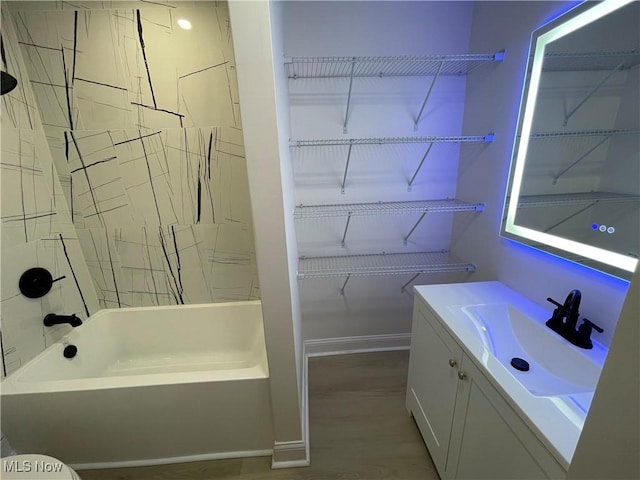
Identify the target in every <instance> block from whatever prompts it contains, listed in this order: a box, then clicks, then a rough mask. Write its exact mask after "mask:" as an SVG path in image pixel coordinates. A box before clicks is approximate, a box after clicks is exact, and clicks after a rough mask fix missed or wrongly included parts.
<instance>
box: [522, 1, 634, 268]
mask: <svg viewBox="0 0 640 480" xmlns="http://www.w3.org/2000/svg"><path fill="white" fill-rule="evenodd" d="M628 8H629V9H632V10H633V11H634V12H636V13H640V12H638V6H637V5H631V6H629V7H628ZM631 13H633V12H631V11H629V10H627V9H621V10H620V11H618V12H615V13H614V14H611V15H610V16H609V17H608V18H606V17H605V19H603V20H601V21H599V22H596V23H595V24H593V25H592V26H588V27H586V28H583V29H581V30H579V31H577V32H574V33H572V34H569V35H567V36H565V37H562V38H560V39H558V40H556V41H554V42H551V43H550V44H549V45H548V46H547V48H546V50H545V55H544V60H543V64H542V75H541V79H540V86H539V90H538V97H537V101H536V111H535V112H536V113H535V118H534V121H533V123H532V132H533V133H532V134H531V135H529V137H528V139H527V140H528V149H527V156H526V163H525V168H524V172H523V179H525V181H523V182H522V187H521V190H520V196H519V200H518V210H517V214H516V223H517V224H518V225H522V226H524V227H527V228H530V229H533V230H536V231H540V232H544V233H551V234H554V235H557V236H559V237H562V238H567V239H569V240H578V241H580V242H586V243H589V244H590V245H593V246H596V247H601V248H604V249H608V250H612V251H616V252H618V253H622V254H625V255H629V256H634V257H637V255H638V251H637V250H638V247H637V235H638V231H640V220H639V219H638V217H639V214H638V210H639V208H640V186H639V184H640V182H638V178H640V158H639V156H638V145H640V115H638V104H639V101H640V98H639V94H638V91H639V90H640V82H639V75H640V73H639V70H640V68H639V65H640V50H639V49H638V37H637V29H636V28H635V26H634V25H636V24H637V18H636V19H634V18H633V15H631V16H630V14H631ZM626 24H629V25H628V28H625V27H624V25H626ZM614 25H615V26H616V28H615V31H617V32H621V33H620V34H618V35H616V38H613V39H611V38H612V37H611V35H607V36H605V37H603V36H602V35H603V34H604V32H607V31H613V30H611V28H612V26H614ZM603 38H607V39H611V40H610V43H608V44H607V43H605V42H604V41H603V42H601V43H602V44H601V45H598V46H597V48H594V46H595V43H594V40H593V39H603ZM599 41H600V40H598V42H599ZM521 141H522V139H520V142H521Z"/></svg>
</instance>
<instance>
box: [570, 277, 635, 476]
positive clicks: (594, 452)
mask: <svg viewBox="0 0 640 480" xmlns="http://www.w3.org/2000/svg"><path fill="white" fill-rule="evenodd" d="M629 293H630V294H629V295H628V296H627V299H626V301H625V304H624V307H623V309H622V314H621V316H620V320H619V321H618V327H617V329H616V333H615V336H614V338H613V340H612V342H611V353H610V354H609V356H608V357H607V361H606V363H605V365H604V368H603V369H602V374H601V376H600V381H599V382H598V390H597V391H596V394H595V395H594V397H593V402H592V403H591V408H590V409H589V416H588V417H587V419H586V421H585V424H584V428H583V429H582V435H581V436H580V440H579V441H578V446H577V447H576V452H575V454H574V456H573V461H572V462H571V466H570V467H569V474H568V477H567V478H568V479H576V480H586V479H592V480H599V479H603V478H607V479H635V478H640V460H639V458H638V452H640V413H639V409H638V399H639V398H640V354H639V353H638V352H639V349H640V345H639V341H640V328H639V325H640V322H638V319H639V318H640V300H639V298H640V270H638V269H636V272H635V275H634V277H633V280H632V281H631V286H630V288H629Z"/></svg>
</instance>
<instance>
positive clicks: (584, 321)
mask: <svg viewBox="0 0 640 480" xmlns="http://www.w3.org/2000/svg"><path fill="white" fill-rule="evenodd" d="M583 325H584V326H585V327H589V328H593V329H594V330H595V331H596V332H598V333H602V332H604V328H601V327H599V326H598V325H596V324H595V323H593V322H592V321H591V320H589V319H588V318H583V319H582V325H580V328H582V326H583Z"/></svg>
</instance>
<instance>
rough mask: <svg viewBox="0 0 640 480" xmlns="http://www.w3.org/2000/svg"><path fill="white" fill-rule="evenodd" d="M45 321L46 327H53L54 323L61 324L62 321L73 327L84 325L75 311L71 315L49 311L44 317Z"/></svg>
mask: <svg viewBox="0 0 640 480" xmlns="http://www.w3.org/2000/svg"><path fill="white" fill-rule="evenodd" d="M43 323H44V325H45V326H46V327H52V326H53V325H60V324H62V323H68V324H69V325H71V326H72V327H79V326H80V325H82V320H80V318H79V317H77V316H76V314H75V313H74V314H71V315H56V314H55V313H49V314H48V315H46V316H45V317H44V321H43Z"/></svg>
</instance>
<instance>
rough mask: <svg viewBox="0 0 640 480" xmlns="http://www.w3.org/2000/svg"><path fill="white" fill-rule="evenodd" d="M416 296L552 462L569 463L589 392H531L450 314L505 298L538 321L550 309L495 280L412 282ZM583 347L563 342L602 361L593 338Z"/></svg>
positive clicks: (599, 347)
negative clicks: (530, 432)
mask: <svg viewBox="0 0 640 480" xmlns="http://www.w3.org/2000/svg"><path fill="white" fill-rule="evenodd" d="M414 288H415V292H416V293H417V295H418V298H420V299H421V300H423V301H424V303H425V304H426V305H427V306H428V307H429V308H430V309H431V310H432V311H433V313H435V314H436V315H437V316H438V317H439V318H440V319H441V320H442V321H443V325H444V327H445V328H446V329H447V330H448V331H449V333H451V334H452V336H453V337H454V338H455V339H456V341H457V342H458V343H459V344H460V346H461V347H462V348H463V349H464V351H465V352H466V353H467V355H468V356H469V357H470V358H471V359H472V360H473V361H474V362H475V363H476V364H477V365H478V366H479V367H480V369H481V370H482V371H483V372H484V373H485V374H487V378H488V379H489V380H490V381H491V382H492V384H493V385H494V386H495V387H496V388H498V390H499V391H501V393H502V394H503V395H504V397H505V399H506V400H507V401H508V402H509V403H510V404H511V405H512V406H513V407H514V409H516V411H518V412H519V413H520V414H521V417H522V419H523V420H524V421H525V422H526V423H527V425H529V427H530V428H531V429H532V430H533V431H534V432H535V433H536V434H537V436H538V438H539V439H540V441H541V442H542V443H543V444H544V445H545V446H547V448H548V449H549V451H551V453H552V454H553V455H554V456H555V457H556V459H557V460H558V462H559V463H560V464H561V465H562V466H563V467H564V468H565V469H568V468H569V464H570V463H571V458H572V457H573V453H574V451H575V449H576V445H577V443H578V438H579V437H580V433H581V432H582V427H583V425H584V420H585V417H586V412H587V411H588V409H589V406H590V404H591V399H592V398H593V393H582V394H577V395H567V396H537V395H533V394H532V393H530V392H529V391H528V390H527V389H526V388H525V387H524V386H523V385H522V384H521V383H520V382H519V381H518V380H517V378H516V377H515V376H514V374H513V373H512V372H511V371H509V370H508V369H507V368H506V367H505V366H504V365H503V364H502V363H500V362H499V361H498V360H497V359H496V358H495V357H493V355H491V354H490V352H489V351H488V350H487V349H486V348H485V346H484V345H483V343H482V342H481V341H480V340H479V339H478V337H477V336H476V335H475V334H474V333H473V332H471V331H470V330H469V329H468V327H467V326H466V325H467V323H465V322H463V321H461V320H460V319H459V318H458V316H457V315H456V314H455V312H454V310H452V309H451V308H450V307H452V306H467V305H478V304H489V303H508V304H510V305H512V306H513V307H515V308H516V309H518V310H520V311H521V312H522V313H524V314H526V315H527V316H529V317H531V318H533V319H535V320H536V321H539V322H541V323H543V324H544V322H546V321H547V320H548V319H549V318H550V317H551V313H552V311H553V306H552V305H551V304H549V309H547V310H545V309H544V308H542V307H541V306H540V305H538V304H536V303H534V302H532V301H531V300H528V299H527V298H525V297H523V296H522V295H520V294H519V293H517V292H515V291H514V290H511V289H510V288H508V287H507V286H506V285H504V284H502V283H500V282H476V283H453V284H441V285H422V286H415V287H414ZM593 343H594V348H593V349H591V350H584V349H580V348H578V347H574V346H573V345H571V344H569V343H568V342H567V345H568V346H569V347H570V348H574V349H577V350H579V351H580V352H581V353H582V354H584V355H587V356H588V357H590V358H591V359H592V360H593V361H594V362H595V363H597V364H599V365H601V366H602V365H603V363H604V360H605V358H606V355H607V349H606V348H605V347H603V346H602V345H600V344H599V343H597V342H596V341H594V342H593Z"/></svg>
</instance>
